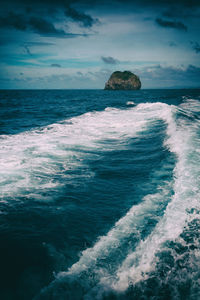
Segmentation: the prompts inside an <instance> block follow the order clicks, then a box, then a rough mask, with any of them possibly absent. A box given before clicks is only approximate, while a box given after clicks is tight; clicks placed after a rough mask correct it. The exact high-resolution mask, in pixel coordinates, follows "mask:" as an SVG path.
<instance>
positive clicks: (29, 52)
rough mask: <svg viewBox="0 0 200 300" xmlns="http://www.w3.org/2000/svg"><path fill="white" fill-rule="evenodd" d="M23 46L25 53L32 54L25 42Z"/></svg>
mask: <svg viewBox="0 0 200 300" xmlns="http://www.w3.org/2000/svg"><path fill="white" fill-rule="evenodd" d="M23 47H24V49H25V51H26V53H27V54H28V55H29V56H33V55H32V53H31V51H30V49H29V47H28V46H27V45H26V44H25V45H24V46H23Z"/></svg>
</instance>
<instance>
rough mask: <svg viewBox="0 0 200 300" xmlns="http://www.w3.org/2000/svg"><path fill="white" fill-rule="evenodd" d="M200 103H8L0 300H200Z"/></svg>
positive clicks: (10, 96) (53, 97) (26, 94)
mask: <svg viewBox="0 0 200 300" xmlns="http://www.w3.org/2000/svg"><path fill="white" fill-rule="evenodd" d="M199 100H200V91H199V90H141V91H130V92H129V91H100V90H93V91H92V90H88V91H87V90H71V91H70V90H53V91H50V90H42V91H40V90H34V91H20V90H19V91H1V92H0V107H1V110H0V133H1V136H0V140H1V143H0V213H1V214H0V220H1V222H0V238H1V245H0V261H1V262H0V263H1V273H0V274H1V275H0V276H1V278H0V279H1V280H0V299H3V300H4V299H5V300H14V299H15V300H16V299H17V300H18V299H19V300H25V299H26V300H27V299H34V300H38V299H49V300H50V299H53V300H54V299H55V300H62V299H63V300H65V299H70V300H71V299H72V300H76V299H84V300H90V299H99V300H101V299H104V300H108V299H120V300H121V299H134V300H136V299H137V300H138V299H152V300H155V299H156V300H158V299H166V300H169V299H192V300H193V299H194V300H196V299H200V286H199V285H200V282H199V275H200V268H199V265H200V245H199V242H200V239H199V229H200V218H199V216H200V215H199V213H200V202H199V200H200V197H199V196H200V191H199V189H200V184H199V179H200V139H199V138H200V101H199Z"/></svg>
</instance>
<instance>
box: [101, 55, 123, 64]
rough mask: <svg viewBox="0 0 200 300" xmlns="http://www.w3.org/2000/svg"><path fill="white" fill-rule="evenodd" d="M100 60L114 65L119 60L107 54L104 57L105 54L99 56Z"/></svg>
mask: <svg viewBox="0 0 200 300" xmlns="http://www.w3.org/2000/svg"><path fill="white" fill-rule="evenodd" d="M101 59H102V61H103V62H104V63H106V64H109V65H116V64H117V63H119V61H118V60H117V59H115V58H113V57H111V56H108V57H105V56H102V57H101Z"/></svg>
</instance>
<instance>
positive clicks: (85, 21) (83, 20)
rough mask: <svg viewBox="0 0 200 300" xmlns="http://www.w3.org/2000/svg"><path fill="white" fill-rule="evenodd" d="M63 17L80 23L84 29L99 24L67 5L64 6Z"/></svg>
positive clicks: (96, 20)
mask: <svg viewBox="0 0 200 300" xmlns="http://www.w3.org/2000/svg"><path fill="white" fill-rule="evenodd" d="M65 15H66V16H67V17H70V18H71V19H72V20H73V21H75V22H78V23H80V24H81V25H82V26H84V27H92V25H94V24H95V23H97V22H99V20H98V19H94V18H92V17H91V16H90V15H87V14H85V13H82V12H79V11H78V10H76V9H74V8H72V7H71V6H69V5H67V6H66V10H65Z"/></svg>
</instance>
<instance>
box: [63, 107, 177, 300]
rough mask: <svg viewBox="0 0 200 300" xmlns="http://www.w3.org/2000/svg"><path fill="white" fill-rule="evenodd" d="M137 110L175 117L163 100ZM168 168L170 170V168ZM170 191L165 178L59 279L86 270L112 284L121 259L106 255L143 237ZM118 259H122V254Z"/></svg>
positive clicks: (149, 116)
mask: <svg viewBox="0 0 200 300" xmlns="http://www.w3.org/2000/svg"><path fill="white" fill-rule="evenodd" d="M134 112H135V113H137V114H139V115H140V114H141V113H142V118H143V119H145V120H148V121H150V122H152V121H155V119H164V120H166V119H167V120H168V119H169V118H170V117H171V108H170V107H169V106H168V105H166V104H163V103H153V104H151V103H147V104H141V105H139V107H137V110H136V111H134ZM164 168H165V167H164V166H163V171H164ZM166 172H168V170H167V171H166ZM170 192H171V182H163V184H162V186H159V187H158V190H157V193H155V194H149V195H147V196H145V197H144V199H143V201H142V202H141V203H140V204H138V205H135V206H133V207H132V208H131V209H130V210H129V212H128V213H127V214H126V215H125V216H124V217H123V218H121V219H120V220H119V221H118V222H117V223H116V224H115V226H114V227H113V228H112V229H111V230H110V231H109V232H108V234H107V235H106V236H102V237H100V239H99V240H98V241H97V243H96V244H95V245H94V246H93V247H92V248H88V249H86V250H85V251H83V252H82V254H81V257H80V260H79V261H78V262H77V263H75V264H74V265H72V267H71V268H70V269H69V270H68V271H67V272H61V273H59V274H58V275H57V281H59V280H62V279H63V278H65V279H66V278H68V277H71V276H72V277H74V276H76V275H77V276H79V274H81V273H84V272H86V273H87V274H88V273H90V272H92V273H93V275H94V277H95V281H99V284H100V285H104V286H105V285H108V283H109V284H110V287H111V286H112V281H113V271H114V269H115V268H117V264H118V263H119V262H118V263H117V262H116V261H115V263H114V265H113V266H112V268H110V267H111V266H110V262H109V261H108V262H106V259H107V258H109V257H115V254H116V253H115V252H116V251H118V249H120V248H122V247H123V245H124V243H126V240H128V239H129V238H130V237H131V236H132V235H133V236H135V237H137V239H138V241H139V240H140V238H141V236H140V231H141V230H142V228H143V226H145V225H144V224H145V222H146V220H147V219H148V218H154V217H155V215H157V216H159V215H161V214H162V213H161V212H162V210H163V207H164V206H165V205H166V203H167V202H168V201H170ZM147 216H148V217H147ZM121 252H124V255H126V252H125V251H124V250H122V251H121ZM118 254H119V253H118ZM122 259H123V254H122ZM118 260H120V259H119V255H118ZM109 268H110V271H109ZM113 268H114V269H113ZM115 271H116V270H115ZM115 271H114V272H115ZM93 285H94V282H91V286H90V288H91V289H92V286H93ZM88 297H89V295H88Z"/></svg>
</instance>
